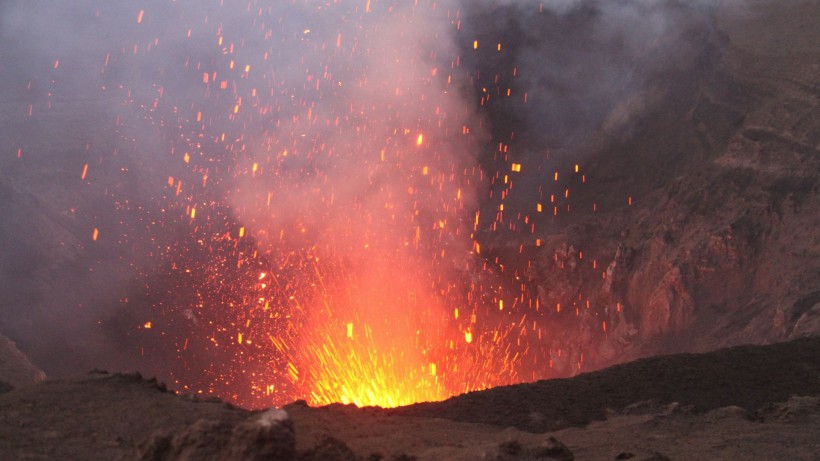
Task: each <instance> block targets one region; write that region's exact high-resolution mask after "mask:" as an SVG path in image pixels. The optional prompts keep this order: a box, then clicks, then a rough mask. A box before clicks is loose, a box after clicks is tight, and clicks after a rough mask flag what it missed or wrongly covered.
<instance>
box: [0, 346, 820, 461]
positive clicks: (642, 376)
mask: <svg viewBox="0 0 820 461" xmlns="http://www.w3.org/2000/svg"><path fill="white" fill-rule="evenodd" d="M285 411H286V412H287V414H288V415H289V416H288V417H287V418H285V415H284V414H283V413H282V412H281V410H268V411H267V412H250V411H247V410H242V409H239V408H236V407H233V406H231V405H229V404H226V403H222V402H220V401H219V400H216V399H203V398H194V397H191V396H184V395H176V394H174V393H172V392H169V391H167V390H166V388H165V386H164V385H162V384H159V383H157V382H156V381H155V380H150V381H149V380H145V379H144V378H142V377H140V376H137V375H122V374H108V373H105V372H92V373H90V374H88V375H85V376H79V377H75V378H68V379H61V380H49V381H46V382H43V383H40V384H36V385H31V386H27V387H22V388H19V389H15V390H11V391H7V392H5V393H3V394H2V395H0V458H2V459H10V460H11V459H31V460H34V459H89V460H90V459H146V460H149V459H150V460H165V459H283V460H284V459H305V460H306V459H328V460H355V459H379V458H378V457H373V455H374V454H381V455H382V456H383V458H382V459H430V460H434V459H465V460H467V459H504V460H506V459H509V460H519V459H520V460H524V459H570V458H569V457H568V456H567V453H570V452H571V453H574V456H575V459H632V458H626V456H629V454H630V453H631V454H632V456H633V457H634V459H658V460H660V459H666V458H662V457H657V456H656V455H653V453H661V454H662V455H664V456H668V457H669V458H671V459H697V458H698V457H699V456H706V457H708V458H710V459H784V460H785V459H791V460H797V459H805V460H816V459H818V457H820V443H819V442H818V440H817V438H816V435H817V433H818V430H820V337H811V338H805V339H799V340H796V341H792V342H786V343H781V344H775V345H770V346H741V347H735V348H731V349H725V350H720V351H716V352H711V353H706V354H681V355H672V356H663V357H654V358H651V359H644V360H639V361H636V362H632V363H627V364H623V365H619V366H616V367H612V368H608V369H606V370H602V371H598V372H593V373H588V374H583V375H580V376H577V377H574V378H570V379H562V380H548V381H541V382H536V383H532V384H521V385H516V386H510V387H503V388H496V389H491V390H487V391H482V392H476V393H472V394H467V395H464V396H460V397H455V398H452V399H450V400H447V401H444V402H439V403H425V404H418V405H414V406H410V407H403V408H398V409H393V410H383V409H378V408H364V409H358V408H356V407H353V406H343V405H332V406H329V407H324V408H309V407H307V406H305V405H304V404H300V403H298V402H297V403H294V404H292V405H289V406H286V407H285ZM550 437H552V438H555V439H556V440H558V441H559V442H560V443H561V444H560V445H559V444H557V443H555V442H551V441H550ZM561 446H564V448H560V447H561ZM550 453H551V454H550ZM619 455H620V456H621V458H616V456H619ZM401 456H404V457H403V458H402V457H401ZM651 456H656V457H655V458H651ZM414 457H415V458H414Z"/></svg>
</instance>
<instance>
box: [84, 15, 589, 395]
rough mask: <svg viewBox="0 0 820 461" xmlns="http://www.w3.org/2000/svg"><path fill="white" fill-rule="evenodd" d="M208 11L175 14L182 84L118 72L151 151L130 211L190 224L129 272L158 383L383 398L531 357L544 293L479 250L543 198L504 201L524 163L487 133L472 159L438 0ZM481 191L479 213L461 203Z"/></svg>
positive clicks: (169, 224) (534, 368)
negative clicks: (165, 355)
mask: <svg viewBox="0 0 820 461" xmlns="http://www.w3.org/2000/svg"><path fill="white" fill-rule="evenodd" d="M170 8H172V9H174V8H177V7H176V6H172V7H170ZM215 10H216V11H219V12H221V14H223V15H225V17H226V18H227V17H230V19H231V20H230V21H227V19H226V20H225V21H220V20H214V17H212V16H206V17H201V18H196V17H194V16H191V15H189V14H186V15H181V16H182V17H184V20H183V21H182V22H181V23H180V24H178V25H177V27H181V28H182V31H181V32H182V34H181V35H182V36H183V37H184V38H183V41H192V42H193V41H197V43H199V44H200V45H199V46H202V45H201V43H206V44H207V46H208V47H210V48H211V49H210V53H205V52H204V51H203V50H202V49H200V50H198V53H199V55H191V56H185V57H184V58H183V59H182V60H181V62H179V63H178V65H179V66H180V69H181V70H180V72H181V74H182V75H185V76H186V79H188V80H189V82H190V84H191V85H196V86H197V87H198V88H199V94H198V95H197V94H196V93H195V92H193V91H190V90H186V91H184V92H181V93H180V94H176V92H179V91H180V90H179V89H178V88H174V87H173V85H166V84H164V82H162V81H157V82H155V83H154V84H153V85H151V91H150V92H148V93H147V94H148V95H150V96H149V102H148V103H142V102H141V100H140V98H141V97H144V95H145V94H146V93H140V92H136V91H135V92H134V93H132V92H131V91H129V92H128V96H129V102H128V104H129V105H131V106H133V107H138V108H139V110H140V111H141V113H142V114H144V115H143V118H144V122H145V123H149V124H152V125H154V126H157V127H161V128H162V130H163V131H164V132H165V133H166V139H165V140H164V144H165V150H166V152H168V155H169V157H170V159H171V163H170V165H171V166H170V167H169V169H168V170H167V171H165V170H164V171H161V172H158V174H157V177H158V178H160V179H159V180H158V181H157V183H158V186H157V188H158V189H159V190H161V191H162V192H161V194H159V196H158V198H157V201H158V202H159V208H161V209H162V210H163V213H164V214H163V216H162V218H161V219H160V220H158V221H152V223H151V224H150V225H148V226H147V227H148V230H149V232H155V233H156V232H165V231H167V229H169V228H175V229H176V228H179V227H180V226H182V227H186V228H187V229H188V233H187V235H185V236H184V237H182V238H181V239H179V240H177V241H175V242H174V243H172V244H168V245H166V246H164V247H163V248H161V249H160V251H159V253H160V254H161V255H162V258H163V259H164V261H165V265H164V267H165V270H164V271H163V272H162V275H161V276H160V277H158V278H157V277H153V278H151V277H148V280H147V281H146V285H147V286H150V287H153V289H154V290H155V291H157V290H159V291H162V292H163V293H164V295H163V297H164V299H163V302H161V303H158V304H157V306H156V307H155V309H154V317H153V318H150V319H144V320H143V321H141V323H140V326H141V329H142V330H143V332H144V334H145V344H144V345H143V348H145V349H148V356H151V354H152V351H151V349H152V348H162V347H167V348H171V349H173V350H175V351H176V355H177V357H178V362H177V363H176V364H172V365H171V368H173V371H172V375H173V382H174V383H175V385H176V386H177V387H179V388H181V389H184V390H189V391H196V392H203V393H213V394H217V395H219V396H222V397H224V398H227V399H229V400H231V401H234V402H237V403H240V404H242V405H246V406H252V407H258V406H266V405H271V404H281V403H285V402H287V401H291V400H293V399H296V398H305V399H307V400H308V401H309V402H310V403H312V404H327V403H332V402H344V403H355V404H357V405H382V406H396V405H403V404H409V403H413V402H417V401H422V400H440V399H444V398H447V397H449V396H451V395H455V394H459V393H463V392H467V391H471V390H477V389H483V388H487V387H491V386H497V385H502V384H510V383H514V382H519V381H524V380H533V379H538V378H543V377H546V376H550V373H551V371H550V369H549V364H550V363H551V362H550V361H549V360H548V359H547V358H545V357H549V356H550V354H551V353H552V350H551V349H550V347H549V342H548V341H547V339H548V337H549V331H548V327H549V324H548V323H547V320H548V318H547V317H546V316H545V314H544V311H546V309H544V311H542V309H541V306H540V304H539V300H538V296H537V294H536V295H535V296H533V294H532V293H530V291H529V289H528V287H527V286H526V284H525V283H522V282H521V280H522V276H523V274H519V273H511V272H510V271H508V272H507V273H505V272H504V264H503V263H504V262H503V261H500V260H499V258H497V257H493V256H492V255H491V254H487V253H486V251H485V253H482V251H481V242H482V241H484V240H492V239H491V238H487V237H486V236H485V235H483V234H485V233H487V232H494V231H497V230H498V229H499V228H500V226H507V227H508V228H509V229H510V230H512V231H515V232H526V233H527V234H528V238H529V239H530V240H531V241H529V243H528V245H534V244H535V245H537V244H536V243H535V242H536V241H537V239H536V235H535V234H536V230H535V227H534V226H535V224H534V223H533V221H534V219H533V217H532V215H534V214H535V213H538V212H541V211H542V209H541V208H542V204H543V205H544V207H545V208H549V207H548V206H546V200H545V198H544V194H543V193H542V194H541V195H540V196H539V197H537V198H534V199H533V200H534V202H535V201H537V204H538V211H535V203H534V204H533V210H530V212H531V214H530V215H528V214H526V213H525V214H522V213H520V212H519V213H517V215H516V216H513V217H509V216H508V215H505V214H504V213H505V210H504V200H505V199H507V198H508V197H509V195H510V194H511V193H512V190H513V184H514V178H515V175H517V174H520V173H521V172H522V170H524V171H526V168H527V165H522V164H520V163H515V159H514V156H510V154H511V151H510V150H509V147H508V146H507V145H506V144H505V143H500V144H499V145H498V152H497V155H496V157H495V158H496V162H497V164H496V165H493V166H492V167H491V168H490V169H489V170H488V169H487V167H486V165H485V166H484V167H482V166H480V165H479V162H478V157H477V156H478V153H479V152H481V151H482V150H483V149H485V148H486V147H485V146H486V145H487V138H486V137H485V134H484V133H485V129H484V127H483V126H482V121H481V119H480V118H479V117H477V115H476V114H475V113H474V110H473V109H472V107H473V104H472V103H471V102H470V101H469V100H468V99H466V98H465V97H464V96H463V95H465V94H468V89H469V86H470V85H471V84H472V83H474V79H473V76H472V75H470V73H469V70H465V69H463V68H462V67H461V64H460V63H461V56H460V55H459V53H460V51H459V48H458V47H457V46H456V45H455V43H454V42H453V37H454V36H456V35H457V34H459V33H460V26H461V22H460V21H461V19H460V18H461V12H460V11H459V10H458V8H455V7H454V3H452V4H451V3H450V2H429V1H419V2H415V3H414V4H409V3H403V2H394V3H391V2H387V3H384V2H373V3H370V2H368V3H367V6H365V5H364V3H362V4H361V5H358V4H356V3H355V2H350V3H349V4H348V3H345V4H314V3H312V2H304V3H293V4H291V5H287V6H284V7H261V6H259V5H257V4H256V3H254V2H251V3H249V4H248V5H247V8H244V9H242V10H241V11H237V10H233V9H230V7H228V6H222V5H221V4H220V6H219V7H215ZM157 13H158V12H152V11H151V10H150V9H148V8H146V9H145V10H144V11H142V10H141V11H140V12H139V21H138V23H139V24H140V26H148V25H149V24H150V21H152V20H155V19H154V18H157V17H158V14H157ZM188 13H190V12H188ZM159 16H161V15H159ZM217 17H219V16H217ZM149 43H152V44H156V45H153V47H146V48H145V50H144V51H143V53H145V54H146V56H147V57H145V58H144V59H147V60H148V62H150V56H151V53H160V52H161V50H162V45H161V44H162V41H161V40H154V41H149ZM476 48H478V46H476ZM134 49H135V50H137V51H136V52H139V48H138V47H135V48H134ZM496 49H497V52H502V50H503V49H504V48H503V47H502V45H501V44H498V45H497V47H496ZM129 52H130V50H129ZM136 52H135V53H136ZM203 56H209V57H208V58H207V59H203ZM122 59H124V58H122ZM115 61H116V59H115ZM109 62H111V60H110V59H109V56H108V55H107V56H106V65H108V63H109ZM507 93H508V94H507V96H511V95H512V94H514V93H513V92H512V91H511V90H510V91H507ZM482 98H484V99H482V104H486V103H487V102H488V101H489V99H488V98H489V96H487V95H484V96H482ZM493 143H495V141H491V143H490V144H491V145H492V144H493ZM575 173H578V171H577V169H576V171H575ZM84 174H85V171H84ZM556 175H557V173H556ZM556 182H557V178H556ZM484 194H488V195H489V196H490V198H491V200H495V199H499V200H500V202H499V203H498V204H497V206H498V213H497V214H495V215H493V214H492V213H486V212H484V213H481V212H479V211H478V208H479V202H480V201H484V200H485V199H483V198H482V196H483V195H484ZM563 198H564V199H569V190H568V189H567V191H566V192H565V193H564V195H563ZM553 201H554V200H553ZM557 206H558V205H557V204H556V205H555V207H557ZM556 209H557V208H556ZM518 253H520V254H523V253H524V251H523V245H522V246H521V250H520V251H519V252H518ZM145 325H151V328H148V327H145ZM559 353H560V351H559Z"/></svg>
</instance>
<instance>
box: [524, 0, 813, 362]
mask: <svg viewBox="0 0 820 461" xmlns="http://www.w3.org/2000/svg"><path fill="white" fill-rule="evenodd" d="M818 15H820V4H818V3H817V2H794V3H790V4H789V5H786V6H784V5H779V4H778V5H776V6H772V5H766V4H765V3H761V2H746V3H743V4H733V5H727V6H723V7H721V8H718V9H717V10H716V11H715V12H714V16H713V17H712V19H711V21H712V22H711V25H710V26H709V27H708V28H707V29H706V30H705V33H702V34H701V36H700V37H699V39H698V40H699V41H698V42H697V43H698V45H699V46H698V47H697V49H698V50H699V51H698V53H694V54H692V55H691V56H689V58H688V59H686V60H682V61H683V62H684V64H685V68H683V69H678V70H676V72H674V73H669V74H666V75H662V76H661V77H659V78H661V79H663V81H661V80H659V81H657V82H656V85H655V86H654V88H661V89H662V90H663V91H662V93H663V94H664V97H663V98H661V99H658V100H657V101H656V102H655V104H653V105H651V106H649V107H647V108H646V110H645V111H644V112H643V113H642V115H640V116H639V117H637V118H635V119H633V120H632V121H630V126H629V129H628V130H614V131H611V132H608V133H605V134H604V135H603V138H602V140H600V144H599V145H605V146H607V147H605V148H599V149H597V150H596V151H595V152H594V154H593V155H592V156H591V157H590V158H591V160H590V162H589V165H588V170H587V171H588V176H589V177H590V178H591V181H590V185H589V186H588V187H587V188H586V189H585V191H584V192H583V196H582V197H581V198H579V199H578V202H579V205H578V206H577V209H581V210H583V209H591V208H592V207H591V206H590V205H591V204H592V203H593V202H596V205H597V206H596V208H597V209H598V210H599V211H597V212H596V213H587V214H586V215H584V214H583V213H576V216H575V217H574V218H572V219H567V220H566V221H565V225H564V227H563V228H562V229H561V230H560V232H558V233H555V234H553V235H550V236H544V237H543V238H542V246H541V249H540V250H539V251H538V252H537V254H536V256H535V258H534V263H535V264H534V267H535V269H534V270H530V271H529V278H530V284H531V286H532V287H533V290H534V291H536V292H537V294H538V296H539V300H540V303H541V305H542V306H548V308H549V309H548V311H549V314H548V316H549V317H550V318H551V320H552V321H553V322H555V323H556V324H557V325H559V328H557V330H558V331H559V332H560V333H558V336H557V337H556V338H555V344H556V345H559V344H562V345H564V347H565V348H567V350H568V351H571V353H568V354H563V356H562V357H560V358H556V361H557V364H556V367H557V368H558V371H559V372H563V373H574V372H576V371H577V370H579V369H590V368H598V367H601V366H604V365H607V364H611V363H613V362H617V361H622V360H626V359H629V358H634V357H638V356H647V355H652V354H657V353H666V352H673V351H703V350H708V349H714V348H717V347H721V346H728V345H733V344H740V343H768V342H773V341H781V340H785V339H789V338H794V337H799V336H805V335H813V334H818V333H819V332H820V232H818V229H820V196H819V195H818V193H820V110H819V109H818V96H820V64H818V63H820V53H818V50H820V47H819V46H818V44H820V40H818V32H817V31H816V30H815V29H816V28H813V27H812V26H811V24H810V23H811V21H812V20H811V18H816V17H818ZM789 31H792V32H789ZM611 191H618V192H617V193H613V192H611ZM627 194H628V195H629V196H630V197H632V200H633V202H632V205H629V199H627V196H626V195H627ZM621 195H623V196H621ZM559 306H560V307H559Z"/></svg>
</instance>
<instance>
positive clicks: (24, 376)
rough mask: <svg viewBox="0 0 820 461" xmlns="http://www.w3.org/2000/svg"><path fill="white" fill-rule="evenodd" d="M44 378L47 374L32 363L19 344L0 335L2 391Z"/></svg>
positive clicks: (0, 388)
mask: <svg viewBox="0 0 820 461" xmlns="http://www.w3.org/2000/svg"><path fill="white" fill-rule="evenodd" d="M44 379H46V374H45V373H44V372H43V371H42V370H40V369H39V368H37V367H36V366H35V365H34V364H32V363H31V361H29V359H28V357H26V355H25V354H23V353H22V352H21V351H20V350H19V349H17V345H16V344H14V342H13V341H12V340H10V339H9V338H7V337H5V336H3V335H0V393H2V392H4V390H6V391H7V390H10V389H12V388H15V387H21V386H27V385H29V384H34V383H38V382H40V381H43V380H44ZM4 384H5V386H4Z"/></svg>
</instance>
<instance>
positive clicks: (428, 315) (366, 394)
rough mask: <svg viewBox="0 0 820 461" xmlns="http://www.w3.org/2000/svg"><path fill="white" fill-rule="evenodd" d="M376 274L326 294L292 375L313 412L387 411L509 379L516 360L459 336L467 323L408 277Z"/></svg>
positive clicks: (469, 336) (468, 336)
mask: <svg viewBox="0 0 820 461" xmlns="http://www.w3.org/2000/svg"><path fill="white" fill-rule="evenodd" d="M378 272H379V271H371V272H370V273H369V274H368V276H367V277H370V279H369V280H367V281H365V283H364V284H357V286H356V288H355V289H351V288H350V287H349V286H346V287H344V288H343V289H342V290H333V289H332V288H329V287H327V286H325V287H324V289H325V293H323V294H324V296H323V306H322V308H320V309H317V310H318V311H321V312H318V313H317V314H316V315H315V316H314V318H312V319H309V320H308V321H307V325H305V328H304V329H303V332H304V333H303V336H302V341H301V344H300V345H299V346H297V350H298V351H299V355H298V357H297V360H295V361H294V363H292V367H291V371H290V375H291V379H293V380H294V382H295V383H296V384H297V387H299V388H300V389H301V390H302V394H303V395H304V396H306V398H307V400H308V401H309V403H310V404H311V405H328V404H331V403H343V404H355V405H356V406H359V407H364V406H380V407H386V408H389V407H397V406H402V405H409V404H412V403H416V402H424V401H439V400H444V399H446V398H448V397H451V396H453V395H457V394H461V393H464V392H469V391H472V390H478V389H484V388H487V387H490V386H496V385H501V384H509V383H511V382H513V381H514V380H515V377H514V372H513V371H512V368H513V367H512V366H511V365H512V363H513V362H514V361H515V360H514V359H510V357H509V355H508V354H507V352H506V351H504V350H503V349H504V348H503V347H497V346H496V347H493V345H492V344H489V346H490V347H487V348H484V347H482V346H480V345H479V344H476V343H472V334H471V333H466V334H465V332H466V331H468V329H469V328H470V324H469V322H470V320H469V318H468V319H466V320H462V321H464V322H466V325H461V324H459V323H458V322H459V321H458V320H456V319H454V318H453V316H452V310H447V312H450V316H449V317H448V316H447V314H446V313H445V312H446V310H445V309H444V306H443V305H442V301H441V299H439V298H438V297H437V296H436V295H435V293H434V292H432V290H430V289H429V288H428V287H424V286H423V284H421V283H418V282H416V281H414V279H413V278H412V277H406V276H397V275H396V274H395V269H394V271H392V272H393V273H392V274H391V271H384V272H382V273H381V274H379V273H378ZM360 282H361V281H360ZM431 292H432V293H431ZM495 339H496V340H498V341H499V342H501V341H502V340H503V337H502V336H501V335H499V334H496V335H495Z"/></svg>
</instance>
